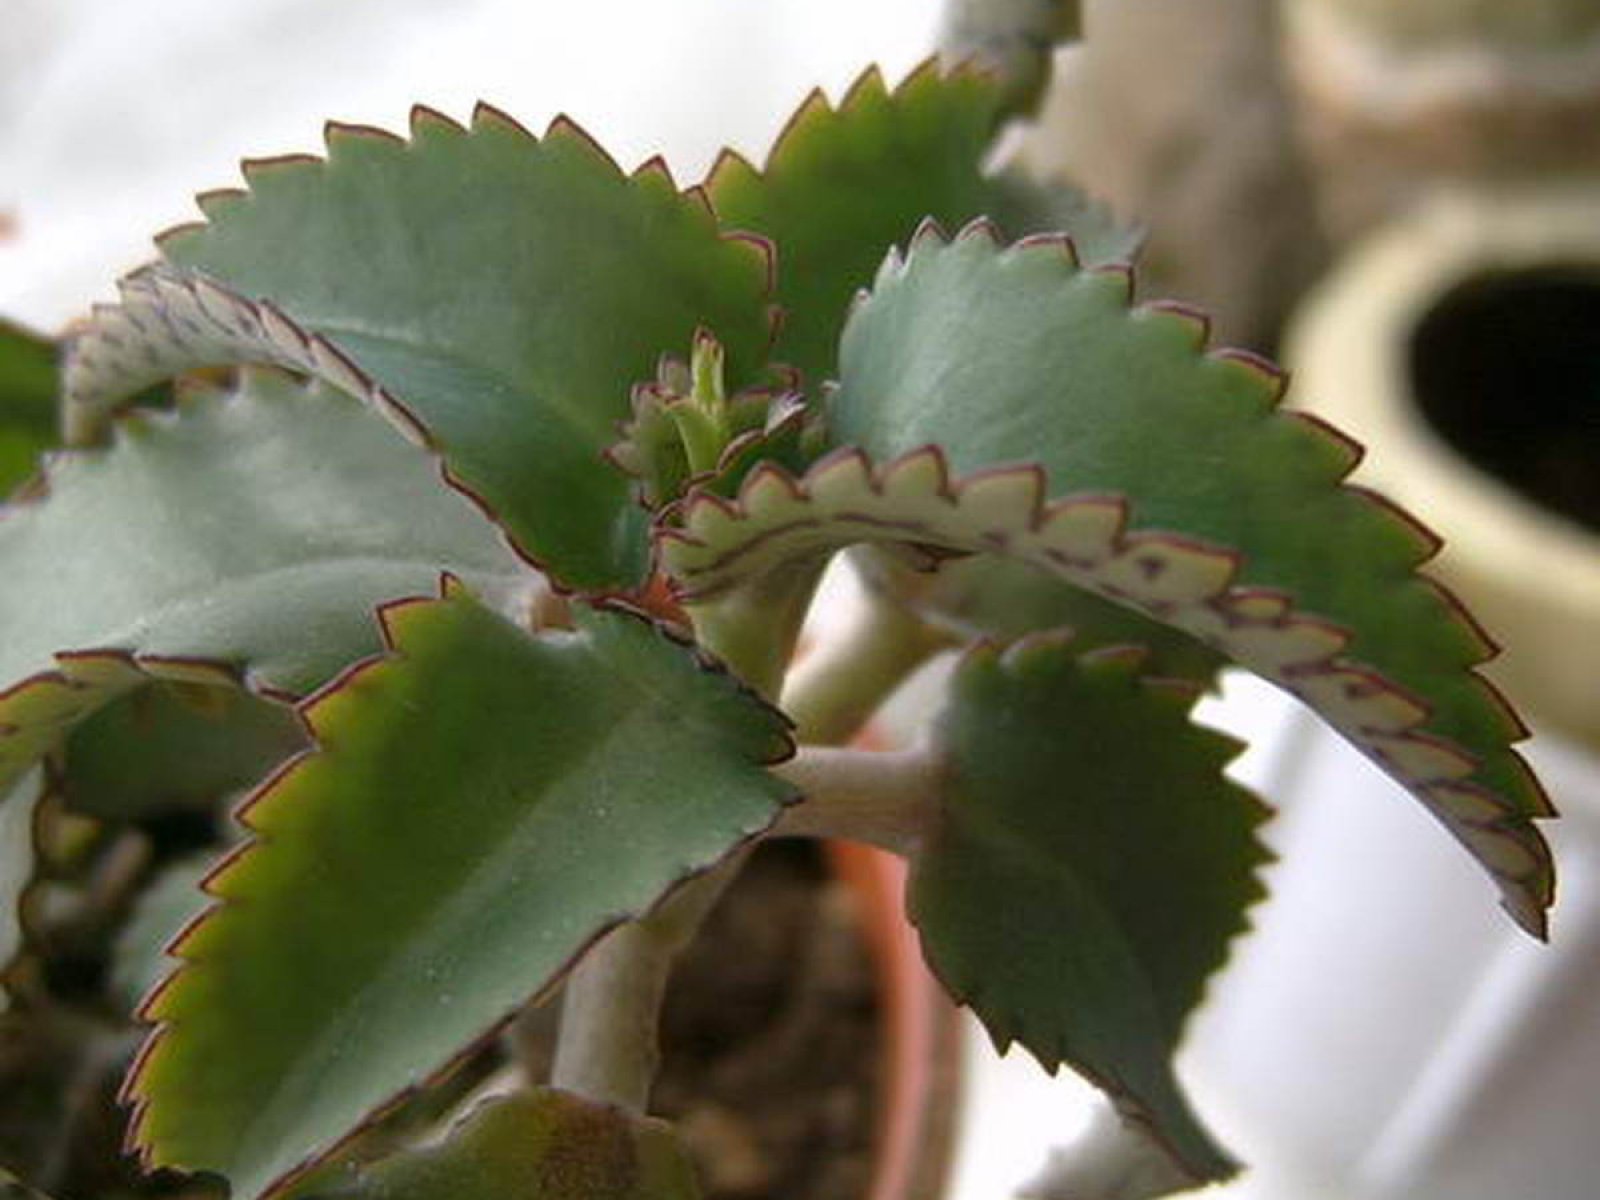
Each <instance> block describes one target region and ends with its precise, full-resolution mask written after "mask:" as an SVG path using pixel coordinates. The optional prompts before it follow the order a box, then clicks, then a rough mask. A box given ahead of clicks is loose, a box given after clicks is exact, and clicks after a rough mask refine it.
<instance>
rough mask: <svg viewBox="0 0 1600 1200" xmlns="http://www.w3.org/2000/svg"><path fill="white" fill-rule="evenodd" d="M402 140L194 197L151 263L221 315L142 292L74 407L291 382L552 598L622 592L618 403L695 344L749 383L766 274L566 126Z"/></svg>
mask: <svg viewBox="0 0 1600 1200" xmlns="http://www.w3.org/2000/svg"><path fill="white" fill-rule="evenodd" d="M411 133H412V139H411V141H410V142H402V141H400V140H399V139H397V138H393V137H390V136H388V135H384V134H380V133H377V132H376V131H373V130H367V129H352V128H348V127H341V126H332V127H330V130H329V134H328V159H327V161H326V162H321V161H316V160H312V159H307V158H292V159H276V160H270V161H266V162H260V163H253V164H248V165H247V166H246V177H247V179H248V182H249V191H248V192H247V193H238V192H225V193H216V194H212V195H210V196H206V197H203V198H202V208H203V209H204V211H205V214H206V217H207V223H206V224H204V225H200V226H194V227H189V228H185V229H181V230H177V231H175V232H173V233H172V234H169V235H168V236H167V237H165V238H164V239H163V241H162V249H163V252H164V254H165V255H166V258H167V260H168V261H169V263H171V264H173V265H174V266H176V267H179V268H182V270H183V272H196V273H200V274H201V275H203V276H205V277H207V278H208V279H210V280H212V281H214V282H215V283H218V284H221V285H223V286H224V287H225V288H227V289H230V290H231V292H232V293H233V294H232V295H229V294H228V293H226V292H223V291H220V290H218V289H216V288H211V289H209V290H208V289H207V288H206V285H204V284H203V283H201V282H200V281H199V280H198V279H196V278H194V277H193V276H192V275H183V274H180V275H179V277H178V278H177V280H176V281H173V280H170V279H169V280H167V281H162V280H161V279H160V277H159V276H157V277H151V276H148V275H147V276H144V277H135V278H134V279H133V280H132V281H130V287H129V288H128V289H127V290H126V291H125V305H124V309H123V311H122V313H121V314H120V315H119V314H118V313H117V312H115V311H112V312H103V313H101V314H100V315H99V318H98V323H99V329H98V331H97V332H98V333H99V334H101V335H103V334H104V333H110V334H111V339H110V340H108V339H107V338H106V337H104V336H96V334H95V333H91V335H90V336H89V337H86V338H83V339H80V341H79V343H78V346H77V348H76V350H75V354H74V357H73V359H72V360H71V362H70V363H69V373H68V384H69V386H68V391H69V396H70V397H71V398H72V399H73V402H74V403H75V404H77V405H79V406H80V407H82V406H85V405H87V406H88V407H90V408H93V407H96V406H103V405H104V404H105V403H106V402H107V401H109V400H114V399H115V398H116V397H117V396H118V395H119V394H125V393H126V391H127V389H128V387H129V386H130V385H131V384H133V383H136V382H138V381H139V379H140V378H141V376H140V372H141V371H143V372H144V373H145V374H146V375H148V374H151V373H160V372H162V371H168V372H170V371H172V370H176V369H181V368H183V367H186V366H191V365H203V364H206V363H214V362H218V361H224V362H225V361H240V360H247V361H260V360H265V361H269V362H273V363H277V364H279V365H292V366H296V367H298V368H299V369H302V370H306V371H310V372H312V373H316V374H319V375H321V376H323V377H325V378H328V379H331V380H333V381H335V382H338V383H340V384H341V385H342V386H346V387H349V388H351V389H352V390H356V391H361V392H364V393H366V394H368V395H369V396H372V398H373V399H374V401H375V402H376V403H377V404H378V405H379V406H380V407H382V408H384V409H385V410H386V411H388V412H389V413H390V414H391V415H393V416H395V417H396V419H397V420H399V421H400V422H401V423H402V424H404V425H409V426H411V427H412V428H414V429H415V430H417V431H418V432H419V435H420V436H421V437H423V438H424V439H426V440H427V441H428V442H429V443H430V444H431V445H433V446H434V447H435V448H436V449H437V450H438V452H439V453H440V454H441V456H442V457H443V458H444V461H445V463H446V465H447V468H448V471H449V475H450V478H451V480H452V481H453V482H455V483H456V484H458V485H459V486H460V487H461V488H462V489H463V490H465V491H466V492H467V493H468V494H469V495H472V496H473V497H475V498H477V499H478V500H479V501H480V502H481V503H482V504H483V505H484V506H485V507H486V508H488V509H490V510H491V511H492V512H493V513H494V514H495V516H496V518H497V519H498V520H499V521H500V522H501V523H502V525H503V526H504V528H505V529H506V531H507V532H508V534H509V535H510V537H511V539H512V540H513V542H514V543H515V544H516V545H517V546H518V547H520V548H521V549H522V550H523V551H524V552H525V553H526V554H528V555H529V556H531V557H532V558H534V559H536V560H538V561H539V562H540V563H541V564H542V565H544V566H546V567H547V568H548V569H549V570H551V571H552V573H553V574H555V575H556V576H557V577H559V578H560V579H562V580H563V581H565V582H567V583H569V584H572V585H574V586H578V587H584V588H593V589H601V588H618V587H626V586H630V585H633V584H635V583H637V582H638V581H639V578H640V575H641V572H642V571H643V569H644V565H645V551H646V545H645V538H644V533H643V514H642V513H641V512H640V511H639V510H638V508H637V507H636V506H635V505H634V504H633V503H632V502H631V500H630V498H629V487H628V481H627V480H626V478H624V477H623V476H622V475H621V474H620V473H618V472H616V471H613V470H608V469H606V468H605V467H603V466H602V465H601V464H600V462H599V458H600V455H601V452H602V451H603V450H604V449H605V448H606V447H607V446H609V445H610V444H611V443H612V442H614V441H615V440H616V425H617V423H618V422H619V421H621V420H622V419H623V418H625V417H626V416H627V415H628V395H629V389H630V387H631V386H632V385H633V384H634V383H636V382H638V381H640V380H643V379H646V378H648V377H649V376H650V374H651V372H652V371H653V369H654V366H655V362H656V358H657V356H658V355H660V354H662V353H664V352H667V351H676V352H679V353H682V352H685V351H687V350H688V348H689V345H690V341H691V338H692V337H693V335H694V332H695V330H696V328H697V327H700V326H707V327H709V328H710V329H711V330H712V331H713V332H714V333H715V334H716V335H717V337H718V338H719V339H720V340H721V342H722V343H723V345H724V347H725V348H726V350H727V353H728V359H729V364H730V375H731V376H732V378H733V382H734V383H735V385H738V384H740V383H742V382H743V381H744V379H745V377H747V376H748V375H750V374H751V373H752V372H753V371H754V370H755V369H756V367H757V366H758V365H759V363H760V361H761V359H762V356H763V355H764V352H765V350H766V347H767V343H768V341H769V340H770V326H769V314H768V311H767V305H766V299H765V296H766V289H767V286H768V272H769V267H770V264H769V262H768V260H767V257H766V255H765V253H764V252H763V251H762V250H761V249H760V248H758V247H757V246H755V245H753V244H752V243H750V242H749V241H748V240H743V239H730V238H725V237H723V236H721V235H720V234H719V233H718V231H717V229H716V227H715V225H714V223H713V221H712V219H711V216H710V214H709V213H708V212H706V210H705V207H704V205H703V204H701V203H698V202H697V201H696V200H695V199H692V198H689V197H686V196H685V195H683V194H681V193H680V192H678V191H677V189H676V188H675V187H674V185H673V184H672V181H671V179H670V178H669V177H668V176H667V175H666V173H665V171H663V170H661V169H660V165H659V163H656V164H653V165H650V166H648V167H646V168H643V169H641V170H640V171H639V172H638V173H637V174H635V175H634V176H632V177H631V178H628V177H624V176H623V175H622V173H621V172H620V171H618V170H617V168H616V165H615V164H614V163H612V162H611V160H610V159H608V158H607V157H606V156H605V154H604V153H603V152H602V151H600V150H599V149H598V148H597V147H596V146H595V145H594V144H593V143H592V142H591V141H589V139H588V138H587V137H586V136H585V135H584V134H583V133H582V132H581V131H579V130H578V129H577V128H576V127H575V126H573V125H571V124H570V123H568V122H565V121H561V122H557V123H556V124H555V125H553V126H552V127H551V128H550V130H549V131H548V132H547V134H546V135H545V137H544V138H543V139H535V138H533V137H532V136H531V135H530V134H528V133H527V132H526V131H525V130H523V129H521V128H520V127H519V126H517V125H516V124H515V123H514V122H512V121H511V120H509V119H508V118H506V117H504V116H501V115H500V114H498V113H496V112H494V111H493V110H491V109H487V108H483V109H480V110H479V111H478V113H477V114H476V115H475V117H474V120H473V126H472V129H471V131H470V132H468V131H465V130H463V129H461V128H460V127H459V126H456V125H454V124H452V123H451V122H449V121H447V120H445V119H444V118H442V117H440V116H438V115H437V114H433V113H429V112H427V111H425V110H418V111H417V113H416V114H415V115H414V117H413V122H412V131H411ZM185 286H187V287H188V288H189V289H190V290H191V299H189V300H187V301H186V300H184V299H183V297H182V296H181V294H180V293H181V291H182V289H183V288H184V287H185ZM257 301H265V302H270V303H266V304H259V303H256V302H257ZM130 317H131V318H132V320H133V324H130V321H129V318H130ZM129 347H132V348H133V350H136V351H137V354H135V353H133V352H132V351H130V350H129ZM152 352H153V353H154V354H156V356H157V357H158V358H159V359H160V360H161V361H160V365H159V366H158V367H155V368H150V367H147V366H146V363H147V360H148V358H149V356H150V355H151V353H152ZM140 356H143V357H142V358H141V357H140Z"/></svg>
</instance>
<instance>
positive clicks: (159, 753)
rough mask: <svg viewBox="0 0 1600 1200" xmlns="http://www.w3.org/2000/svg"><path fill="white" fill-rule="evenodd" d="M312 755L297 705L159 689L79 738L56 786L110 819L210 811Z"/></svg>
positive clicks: (142, 692) (182, 687)
mask: <svg viewBox="0 0 1600 1200" xmlns="http://www.w3.org/2000/svg"><path fill="white" fill-rule="evenodd" d="M358 657H359V656H358ZM304 746H305V731H304V730H303V729H302V728H301V725H300V722H299V721H298V720H297V719H296V718H295V715H294V712H293V710H292V709H290V708H289V707H288V706H287V705H284V704H281V703H279V702H277V701H272V700H267V699H263V698H262V697H259V696H254V695H251V694H250V693H249V692H246V691H241V690H239V689H237V688H230V687H210V686H205V685H200V684H193V683H173V682H167V681H152V682H151V683H149V684H148V685H146V686H144V687H142V688H139V689H138V690H136V691H133V692H131V693H129V694H128V695H125V696H119V697H118V698H117V699H115V700H113V701H112V702H111V703H109V704H107V705H106V706H105V707H104V708H102V709H100V710H99V711H98V712H96V713H94V714H93V715H92V716H90V717H89V718H88V719H87V720H85V721H84V722H83V723H82V724H81V725H79V726H77V727H76V728H75V729H74V730H73V731H72V732H71V734H70V735H69V736H68V738H67V743H66V746H65V747H64V748H63V750H62V752H61V754H60V756H59V758H60V762H59V763H58V765H57V771H56V780H55V784H56V788H57V790H58V791H59V792H60V794H61V797H62V799H63V800H65V801H66V802H67V803H68V804H69V805H71V806H72V807H73V808H74V809H76V810H77V811H79V812H84V813H88V814H90V815H91V816H97V817H101V818H106V819H123V820H127V819H137V818H139V817H142V816H147V815H152V814H157V813H162V812H168V811H172V810H175V809H191V810H208V809H210V808H212V807H213V806H214V805H215V804H216V802H217V800H218V798H219V797H223V796H227V795H229V794H230V793H234V792H237V791H239V790H241V789H243V788H247V787H249V786H251V785H252V784H254V783H256V782H257V781H258V780H260V779H261V778H262V777H263V776H264V775H265V774H266V773H267V771H268V770H269V769H271V768H272V767H273V766H275V765H276V764H277V763H280V762H282V761H283V760H284V759H286V758H288V757H289V756H290V755H291V754H293V753H295V752H296V751H298V750H301V749H303V748H304Z"/></svg>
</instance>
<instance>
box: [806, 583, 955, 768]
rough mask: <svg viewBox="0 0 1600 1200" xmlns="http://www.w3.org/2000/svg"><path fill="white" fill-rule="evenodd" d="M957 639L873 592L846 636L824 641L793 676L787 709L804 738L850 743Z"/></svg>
mask: <svg viewBox="0 0 1600 1200" xmlns="http://www.w3.org/2000/svg"><path fill="white" fill-rule="evenodd" d="M953 644H954V643H953V642H952V640H951V639H950V638H949V637H947V636H946V635H945V634H943V633H941V632H940V631H938V630H936V629H934V628H933V627H932V626H930V625H927V624H925V623H924V622H922V621H919V620H918V619H917V618H916V617H915V616H914V615H912V614H911V613H910V612H909V611H908V610H907V609H905V608H904V607H902V606H901V605H898V604H894V603H891V602H890V601H888V600H885V599H884V598H883V597H881V596H879V595H877V594H876V593H874V592H871V591H868V592H867V593H866V594H865V595H864V596H863V597H862V601H861V606H860V610H859V612H858V613H857V614H856V619H855V620H854V622H852V624H851V625H850V627H849V628H848V629H847V630H846V631H845V633H844V635H843V636H841V637H837V638H832V639H830V640H829V641H827V642H825V643H823V644H822V645H821V646H818V647H817V648H816V649H815V650H814V651H812V652H811V653H810V654H809V655H807V656H806V657H805V658H802V659H801V660H800V663H799V665H798V666H797V667H796V668H795V669H794V671H793V672H792V673H791V674H790V675H789V678H788V680H787V681H786V682H785V684H784V688H783V701H782V708H783V711H784V712H786V713H788V714H789V717H790V719H791V720H793V721H794V723H795V727H796V731H797V734H798V737H799V740H800V741H801V742H804V743H807V744H810V745H821V746H837V745H842V744H843V743H845V742H848V741H849V740H850V739H851V738H852V737H854V736H855V735H856V734H857V733H858V732H859V731H860V729H861V727H862V726H863V725H864V724H866V721H867V718H868V717H870V716H871V715H872V714H873V713H874V712H875V711H876V710H877V708H878V706H879V705H881V704H882V703H883V702H884V700H885V699H887V698H888V697H889V695H890V694H891V693H892V692H893V691H894V690H895V689H896V688H897V687H899V686H900V685H901V684H902V683H904V682H905V680H906V679H907V678H908V677H909V676H910V675H911V673H912V672H913V671H915V670H916V669H917V668H918V667H920V666H921V665H922V664H923V663H925V662H927V661H928V659H929V658H931V657H932V656H933V655H934V654H935V653H937V652H938V651H940V650H943V649H945V648H946V647H948V646H950V645H953Z"/></svg>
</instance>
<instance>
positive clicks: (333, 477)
mask: <svg viewBox="0 0 1600 1200" xmlns="http://www.w3.org/2000/svg"><path fill="white" fill-rule="evenodd" d="M47 483H48V493H47V494H46V495H43V496H41V497H39V498H35V499H32V500H30V501H28V502H27V503H24V504H18V505H15V506H13V507H11V508H9V509H7V510H6V511H5V514H4V517H3V519H0V579H3V580H4V586H3V587H0V627H3V628H4V629H5V631H6V636H5V638H4V639H3V640H0V689H4V690H0V780H6V781H9V780H11V779H13V778H15V777H16V776H17V775H18V774H19V773H21V772H22V771H23V770H25V769H26V768H27V766H28V765H29V764H30V763H31V762H32V761H33V760H35V759H36V758H38V757H39V755H41V754H43V753H45V752H46V751H48V750H50V749H52V748H54V747H55V746H56V745H57V744H58V743H59V742H60V741H61V739H62V737H63V736H64V735H65V734H66V733H67V732H68V731H69V730H70V729H71V728H72V727H73V726H74V725H75V724H76V723H77V722H79V721H81V720H82V719H84V718H85V717H87V716H89V715H90V714H91V713H93V712H95V711H96V710H97V709H99V708H100V707H101V706H102V705H104V704H105V703H107V702H108V701H110V700H112V699H114V698H116V697H117V696H119V695H121V694H123V693H125V692H128V691H130V690H132V689H133V688H135V687H138V686H140V685H142V684H145V683H147V682H149V680H150V678H151V677H152V676H154V677H157V678H164V679H168V680H174V681H180V682H182V681H186V682H189V683H194V684H199V685H204V686H221V685H227V684H237V683H239V682H244V683H247V684H249V685H250V686H252V687H255V688H257V689H260V690H264V691H268V692H275V693H284V694H288V695H301V694H304V693H306V692H308V691H310V690H311V689H313V688H315V687H317V686H319V685H320V684H322V683H324V682H325V681H326V680H328V679H329V678H331V677H332V676H333V675H334V674H336V673H337V672H338V671H340V670H342V669H343V668H344V667H346V666H348V665H349V664H350V663H352V662H354V661H356V660H357V659H360V658H363V657H365V656H367V655H370V654H372V653H374V652H375V651H376V650H377V649H379V647H380V645H381V642H380V639H379V636H378V630H377V627H376V625H375V623H374V621H373V619H372V609H373V607H374V606H375V605H377V604H379V603H382V602H383V601H386V600H391V599H393V598H394V597H396V596H404V595H414V594H415V593H417V592H418V591H419V590H425V589H427V588H430V587H432V586H433V585H434V583H435V581H436V580H437V578H438V574H439V571H440V570H441V569H449V570H452V571H455V572H456V573H458V574H460V575H461V576H462V577H463V578H466V579H468V580H470V581H472V582H473V583H474V584H475V585H478V586H481V587H483V588H485V589H493V588H496V587H500V588H509V587H512V586H517V585H519V584H521V583H523V582H525V581H526V580H527V578H528V573H527V571H526V568H525V567H524V566H523V565H522V564H521V563H520V562H519V561H518V560H517V559H516V557H515V556H514V555H512V553H511V552H510V551H509V550H508V549H507V548H506V547H505V545H504V543H503V542H502V540H501V539H500V538H499V537H498V535H497V534H496V533H495V531H494V528H493V527H492V526H491V525H490V524H489V523H488V522H486V521H484V520H483V519H482V518H481V517H480V516H479V514H478V513H477V512H476V511H475V510H474V509H473V508H472V506H471V505H470V504H468V503H467V502H466V501H465V500H463V499H462V498H461V497H460V496H459V495H457V494H456V493H454V492H452V491H450V490H449V489H448V488H446V487H445V486H444V485H443V484H442V483H441V482H440V480H439V479H438V477H437V474H436V472H435V471H434V468H433V464H432V463H431V462H430V461H429V460H428V458H427V456H426V455H425V454H423V453H421V452H420V451H418V450H417V449H416V448H415V447H413V446H410V445H408V444H407V443H406V442H405V441H404V440H403V439H402V438H401V437H399V436H398V435H397V434H396V433H395V432H394V431H393V430H391V429H388V428H387V427H385V426H384V424H383V423H382V422H381V421H374V420H373V419H372V417H371V414H369V413H367V412H364V411H363V410H362V407H361V405H360V403H359V402H358V401H356V400H354V399H352V398H350V397H348V396H346V395H344V394H342V393H340V392H338V391H336V390H334V389H332V388H326V387H320V386H319V387H313V388H311V389H309V390H306V389H302V388H301V387H300V386H298V385H296V384H293V383H291V382H289V381H287V380H285V379H283V378H281V377H275V376H266V375H262V376H258V377H255V378H252V379H251V380H249V381H248V382H247V383H246V384H245V385H244V386H243V389H242V391H240V392H239V393H238V394H237V395H233V396H224V395H221V394H214V395H208V396H205V397H201V398H197V399H195V400H193V401H192V402H188V403H186V404H185V405H184V406H183V407H182V408H181V409H180V410H179V411H178V412H176V413H169V414H160V415H152V414H143V415H130V416H129V417H128V418H126V419H124V420H122V421H120V422H119V423H118V425H117V427H116V434H115V440H114V442H113V444H112V445H111V446H109V447H107V448H104V449H95V450H86V451H77V452H73V453H70V454H66V455H63V456H61V457H59V458H57V459H56V460H55V461H54V463H53V464H52V466H51V468H50V470H49V472H48V475H47ZM147 749H149V748H148V747H147ZM128 782H129V783H130V784H132V783H133V782H134V781H132V780H130V781H128Z"/></svg>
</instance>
